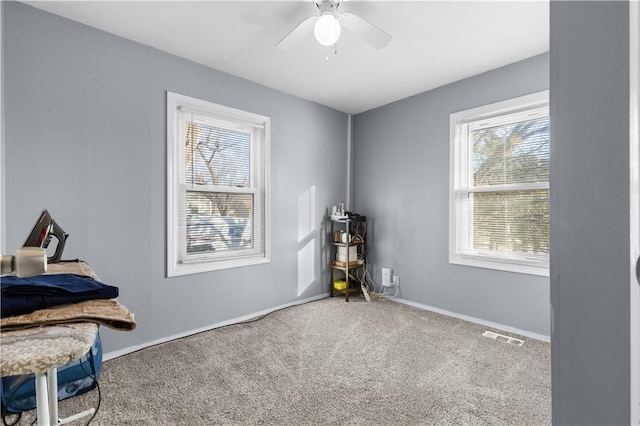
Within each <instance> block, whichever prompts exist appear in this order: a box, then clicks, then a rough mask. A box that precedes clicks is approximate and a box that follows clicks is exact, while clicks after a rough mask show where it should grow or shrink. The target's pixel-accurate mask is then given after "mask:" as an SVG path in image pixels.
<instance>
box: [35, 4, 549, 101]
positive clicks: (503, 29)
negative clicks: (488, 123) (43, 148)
mask: <svg viewBox="0 0 640 426" xmlns="http://www.w3.org/2000/svg"><path fill="white" fill-rule="evenodd" d="M25 3H27V4H30V5H32V6H34V7H37V8H40V9H43V10H46V11H49V12H51V13H54V14H57V15H61V16H64V17H67V18H70V19H72V20H74V21H78V22H81V23H84V24H86V25H90V26H92V27H96V28H99V29H102V30H104V31H107V32H110V33H113V34H117V35H119V36H122V37H125V38H128V39H131V40H135V41H137V42H139V43H142V44H145V45H148V46H152V47H155V48H157V49H160V50H163V51H166V52H169V53H172V54H175V55H177V56H181V57H183V58H186V59H189V60H192V61H194V62H197V63H200V64H203V65H206V66H209V67H211V68H215V69H218V70H221V71H225V72H227V73H229V74H233V75H236V76H239V77H242V78H245V79H247V80H251V81H254V82H257V83H260V84H262V85H265V86H268V87H271V88H274V89H277V90H280V91H282V92H285V93H289V94H292V95H295V96H298V97H301V98H304V99H308V100H311V101H314V102H317V103H320V104H323V105H326V106H329V107H331V108H335V109H337V110H340V111H343V112H347V113H354V114H355V113H359V112H362V111H366V110H368V109H371V108H375V107H378V106H381V105H385V104H387V103H390V102H393V101H396V100H399V99H402V98H405V97H408V96H411V95H415V94H418V93H421V92H424V91H426V90H429V89H433V88H435V87H439V86H442V85H445V84H448V83H451V82H453V81H456V80H460V79H462V78H465V77H469V76H472V75H475V74H478V73H481V72H484V71H487V70H490V69H493V68H497V67H500V66H503V65H507V64H510V63H513V62H516V61H519V60H522V59H525V58H528V57H531V56H534V55H537V54H540V53H543V52H546V51H548V50H549V3H548V1H540V0H538V1H531V2H527V1H470V2H461V1H445V2H434V1H410V2H403V1H367V2H365V1H354V0H351V1H343V2H342V4H341V5H340V8H339V11H340V12H345V11H351V12H353V13H356V14H358V15H359V16H361V17H362V18H364V19H366V20H368V21H370V22H371V23H373V24H375V25H376V26H378V27H380V28H381V29H383V30H384V31H386V32H387V33H389V34H391V35H392V36H393V39H392V40H391V43H389V45H388V46H387V47H385V48H383V49H381V50H376V49H374V48H373V47H370V46H369V45H367V44H366V43H365V42H364V41H363V40H361V39H359V38H357V37H356V36H355V35H353V34H351V33H349V32H347V31H343V35H342V37H341V39H340V41H339V43H338V46H337V47H338V53H337V54H334V53H333V49H332V48H326V47H323V46H320V45H319V44H318V43H317V42H316V41H315V40H314V38H313V34H309V36H308V37H307V38H306V39H305V40H303V41H302V42H301V43H300V44H298V45H297V46H295V47H294V48H293V49H291V50H281V49H278V48H276V47H275V45H276V43H277V42H278V41H279V40H280V39H282V38H283V37H284V36H285V35H286V34H287V33H288V32H289V31H290V30H291V29H293V28H294V27H295V26H296V25H298V24H299V23H300V22H301V21H302V20H303V19H304V18H306V17H307V16H311V15H315V14H317V12H318V9H317V8H316V6H315V4H314V3H313V2H305V1H302V0H295V1H279V2H272V1H257V2H255V1H254V2H247V1H224V2H223V1H194V2H191V1H158V2H157V1H136V2H134V1H43V2H36V1H25Z"/></svg>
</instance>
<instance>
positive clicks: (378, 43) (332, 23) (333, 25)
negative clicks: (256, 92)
mask: <svg viewBox="0 0 640 426" xmlns="http://www.w3.org/2000/svg"><path fill="white" fill-rule="evenodd" d="M314 3H315V4H316V6H317V7H318V9H319V10H320V14H319V15H317V16H310V17H308V18H306V19H304V20H303V21H302V22H301V23H300V24H298V25H297V26H296V27H295V28H294V29H293V30H291V31H290V32H289V34H287V35H286V36H284V38H283V39H282V40H280V41H279V42H278V44H277V45H276V46H277V47H279V48H281V49H290V48H291V47H293V46H294V45H295V44H296V43H298V42H299V41H300V40H302V39H303V38H304V37H306V36H307V34H309V33H310V32H311V30H313V33H314V35H315V38H316V40H317V41H318V43H320V44H322V45H323V46H331V45H334V44H336V42H337V41H338V39H339V38H340V33H341V28H342V27H344V28H346V29H347V30H349V31H351V32H352V33H354V34H355V35H357V36H359V37H360V38H362V39H363V40H365V41H366V42H367V43H369V44H370V45H372V46H373V47H375V48H376V49H382V48H383V47H385V46H386V45H387V44H389V42H390V41H391V36H390V35H389V34H387V33H385V32H384V31H382V30H381V29H380V28H378V27H376V26H375V25H373V24H372V23H370V22H368V21H366V20H364V19H362V18H361V17H359V16H358V15H356V14H354V13H351V12H343V13H339V12H338V7H339V6H340V0H315V1H314Z"/></svg>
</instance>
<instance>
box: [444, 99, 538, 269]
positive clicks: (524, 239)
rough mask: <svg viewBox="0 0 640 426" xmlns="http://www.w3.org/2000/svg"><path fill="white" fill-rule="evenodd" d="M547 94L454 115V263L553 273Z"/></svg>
mask: <svg viewBox="0 0 640 426" xmlns="http://www.w3.org/2000/svg"><path fill="white" fill-rule="evenodd" d="M547 99H548V98H547V96H546V92H545V93H542V94H536V95H532V96H528V97H524V98H519V99H515V100H512V101H507V102H503V103H499V104H494V105H489V106H486V107H480V108H476V109H473V110H469V111H463V112H461V113H457V114H453V115H452V117H451V124H452V136H453V137H452V172H453V175H452V190H451V215H452V218H451V224H450V226H451V229H450V234H451V235H450V237H451V238H450V261H451V263H458V264H465V265H471V266H481V267H487V268H493V269H502V270H509V271H516V272H525V273H532V274H537V275H548V263H549V260H548V259H549V113H548V101H547Z"/></svg>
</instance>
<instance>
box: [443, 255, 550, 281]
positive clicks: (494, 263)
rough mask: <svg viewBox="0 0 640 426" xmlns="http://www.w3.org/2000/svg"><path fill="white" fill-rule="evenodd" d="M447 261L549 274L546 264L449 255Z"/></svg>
mask: <svg viewBox="0 0 640 426" xmlns="http://www.w3.org/2000/svg"><path fill="white" fill-rule="evenodd" d="M449 263H450V264H452V265H463V266H471V267H475V268H485V269H494V270H498V271H505V272H515V273H518V274H527V275H537V276H541V277H548V276H549V267H548V266H538V265H523V264H519V263H512V262H507V261H500V260H489V259H480V258H477V257H467V256H455V255H454V256H451V257H450V258H449Z"/></svg>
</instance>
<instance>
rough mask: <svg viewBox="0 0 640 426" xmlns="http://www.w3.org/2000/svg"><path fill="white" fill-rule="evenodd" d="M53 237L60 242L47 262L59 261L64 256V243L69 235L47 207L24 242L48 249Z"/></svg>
mask: <svg viewBox="0 0 640 426" xmlns="http://www.w3.org/2000/svg"><path fill="white" fill-rule="evenodd" d="M51 237H55V238H56V240H57V242H58V244H57V246H56V249H55V252H54V254H53V256H50V257H48V258H47V263H58V262H60V258H61V257H62V251H63V250H64V243H65V241H66V240H67V237H69V234H67V233H66V232H64V231H63V230H62V228H61V227H60V225H58V223H57V222H56V221H55V220H53V218H52V217H51V215H50V214H49V212H48V211H47V209H44V210H42V213H41V214H40V217H39V218H38V220H37V221H36V224H35V225H33V228H32V229H31V233H30V234H29V236H28V237H27V240H26V241H25V242H24V245H23V247H41V248H43V249H46V248H47V247H49V243H50V242H51Z"/></svg>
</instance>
